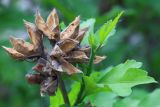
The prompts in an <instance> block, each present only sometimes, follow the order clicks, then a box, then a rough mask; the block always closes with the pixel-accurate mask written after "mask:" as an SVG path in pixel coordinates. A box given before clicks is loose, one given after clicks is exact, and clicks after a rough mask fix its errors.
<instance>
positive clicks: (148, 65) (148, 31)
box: [0, 0, 160, 107]
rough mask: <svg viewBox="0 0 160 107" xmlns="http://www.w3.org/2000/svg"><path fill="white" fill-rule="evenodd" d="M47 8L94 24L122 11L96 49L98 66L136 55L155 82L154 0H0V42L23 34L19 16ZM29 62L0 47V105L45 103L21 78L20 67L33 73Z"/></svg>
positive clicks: (158, 27)
mask: <svg viewBox="0 0 160 107" xmlns="http://www.w3.org/2000/svg"><path fill="white" fill-rule="evenodd" d="M53 8H56V9H57V10H58V13H59V16H60V19H61V20H63V21H64V23H65V24H68V23H69V22H70V21H72V20H73V19H74V18H75V17H76V16H77V15H80V16H81V20H86V19H88V18H96V24H95V29H97V28H98V27H100V25H102V24H103V23H105V22H106V21H107V20H109V19H113V18H114V17H115V16H116V15H117V14H118V13H119V12H120V11H122V10H124V11H125V13H124V15H123V17H122V18H121V20H120V21H119V23H118V26H117V29H116V30H117V31H116V34H115V35H114V36H113V37H111V38H110V40H109V42H108V43H107V44H106V45H105V47H104V48H103V49H102V50H101V51H100V53H99V54H103V55H104V54H105V55H107V59H106V60H105V61H103V62H102V63H101V64H99V65H98V69H103V68H106V66H110V65H116V64H119V63H121V62H124V61H125V60H126V59H136V60H137V61H141V62H143V64H144V65H143V68H144V69H146V70H147V71H148V72H149V75H150V76H152V77H154V78H155V79H156V80H157V81H159V82H160V0H0V46H2V45H5V46H11V45H10V43H9V42H8V38H9V36H10V35H13V36H16V37H21V38H24V39H28V35H27V32H26V30H25V27H24V25H23V21H22V20H23V19H25V20H28V21H31V22H33V21H34V14H35V11H36V10H37V9H39V10H40V12H41V13H42V15H43V17H44V18H46V16H47V15H48V14H49V12H50V11H51V10H52V9H53ZM32 66H33V64H31V63H29V62H18V61H15V60H13V59H12V58H10V57H9V55H7V54H6V53H5V52H4V50H3V49H2V48H0V107H44V106H45V107H46V106H47V105H48V104H49V100H48V99H49V98H48V97H44V98H42V97H40V94H39V87H38V86H32V85H29V84H27V82H26V80H25V74H26V72H33V71H32V69H31V68H32ZM158 86H159V85H158V84H150V85H145V86H144V87H145V88H144V87H139V88H143V89H144V90H146V91H152V90H154V89H155V88H158Z"/></svg>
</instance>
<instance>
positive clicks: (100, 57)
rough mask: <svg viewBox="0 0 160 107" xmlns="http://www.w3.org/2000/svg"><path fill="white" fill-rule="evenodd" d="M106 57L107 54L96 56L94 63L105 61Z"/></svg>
mask: <svg viewBox="0 0 160 107" xmlns="http://www.w3.org/2000/svg"><path fill="white" fill-rule="evenodd" d="M104 59H106V56H95V59H94V64H98V63H100V62H101V61H103V60H104Z"/></svg>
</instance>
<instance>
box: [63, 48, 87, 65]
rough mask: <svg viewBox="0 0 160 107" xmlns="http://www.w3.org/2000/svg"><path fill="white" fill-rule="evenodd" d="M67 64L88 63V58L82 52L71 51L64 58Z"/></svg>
mask: <svg viewBox="0 0 160 107" xmlns="http://www.w3.org/2000/svg"><path fill="white" fill-rule="evenodd" d="M64 59H66V60H67V61H69V62H83V63H84V62H88V61H89V58H88V57H87V55H86V54H85V53H84V52H82V51H71V52H70V53H68V54H67V56H66V57H64Z"/></svg>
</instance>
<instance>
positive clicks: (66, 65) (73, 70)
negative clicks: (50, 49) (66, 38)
mask: <svg viewBox="0 0 160 107" xmlns="http://www.w3.org/2000/svg"><path fill="white" fill-rule="evenodd" d="M59 62H60V63H61V66H62V69H63V70H64V71H65V72H67V73H68V74H69V75H71V74H75V73H82V71H80V70H79V69H78V68H76V67H74V66H73V65H72V64H70V63H69V62H67V61H66V60H65V59H64V58H62V57H61V58H60V59H59Z"/></svg>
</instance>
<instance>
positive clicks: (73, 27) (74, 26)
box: [60, 16, 80, 40]
mask: <svg viewBox="0 0 160 107" xmlns="http://www.w3.org/2000/svg"><path fill="white" fill-rule="evenodd" d="M79 23H80V16H78V17H76V18H75V20H74V21H73V22H72V23H71V24H70V25H69V26H68V27H67V28H66V29H65V30H64V31H62V32H61V34H60V39H61V40H62V39H67V38H72V39H74V38H76V37H77V36H78V31H79Z"/></svg>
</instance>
